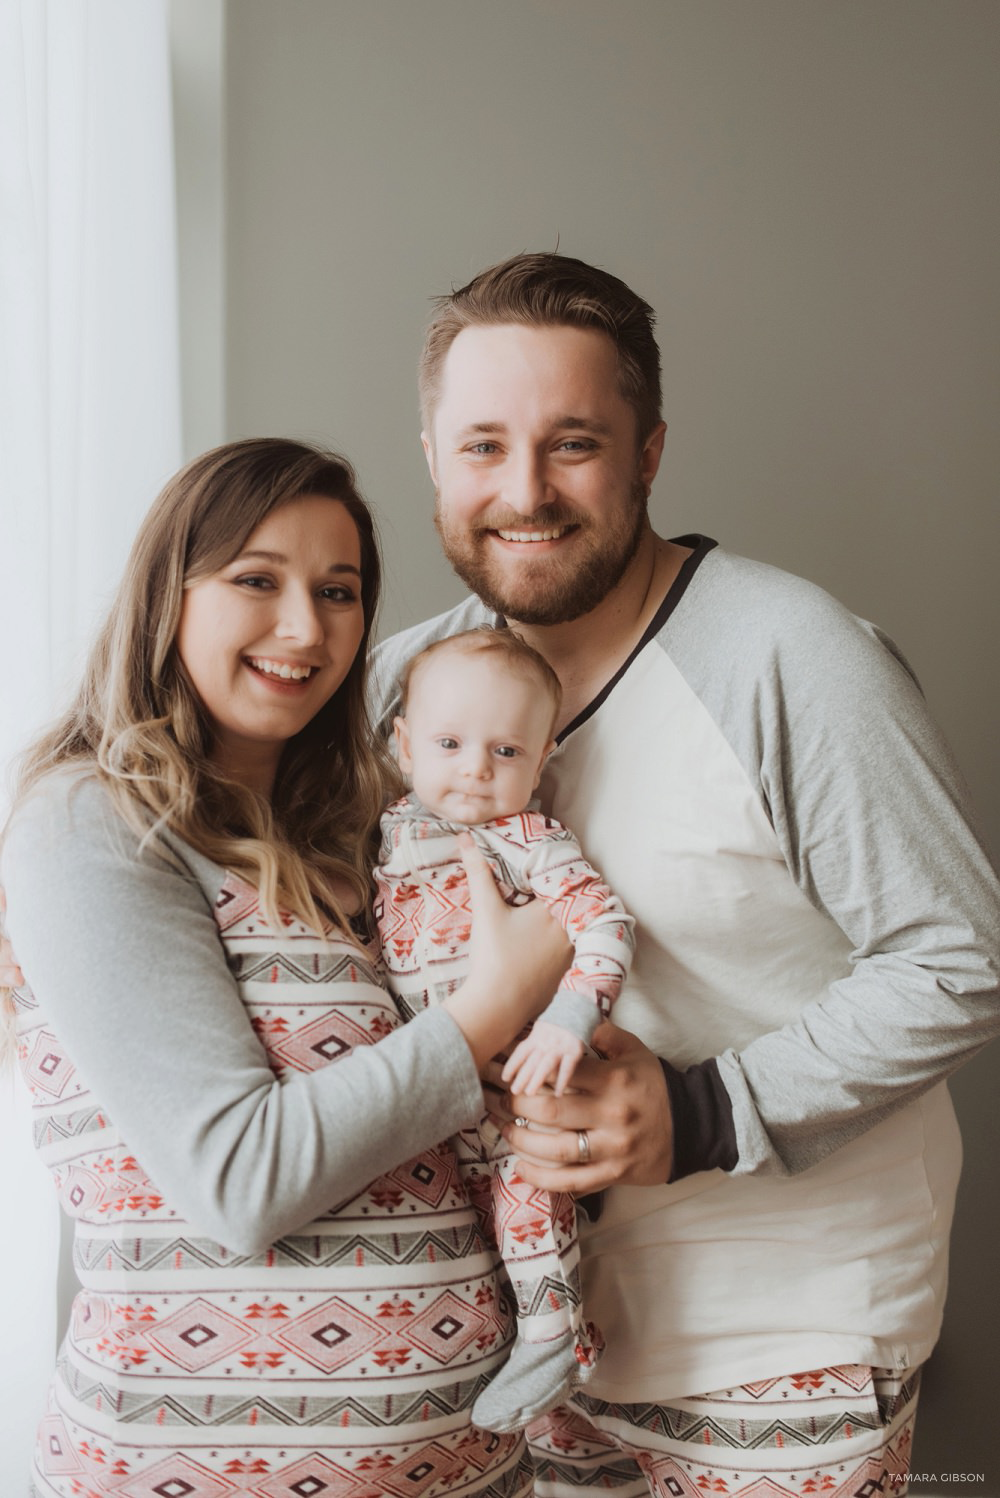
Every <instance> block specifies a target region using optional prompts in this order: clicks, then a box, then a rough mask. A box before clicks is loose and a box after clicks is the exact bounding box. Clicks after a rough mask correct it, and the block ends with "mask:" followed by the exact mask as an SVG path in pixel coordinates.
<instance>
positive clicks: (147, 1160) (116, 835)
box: [3, 781, 564, 1253]
mask: <svg viewBox="0 0 1000 1498" xmlns="http://www.w3.org/2000/svg"><path fill="white" fill-rule="evenodd" d="M3 878H4V882H5V883H6V886H7V894H8V900H9V911H8V917H7V921H8V929H9V932H10V935H11V939H12V941H13V944H14V948H15V950H16V952H17V955H18V958H19V960H20V962H21V965H22V967H23V968H24V971H25V974H26V976H27V978H28V981H29V982H30V983H31V984H32V987H33V990H34V992H35V995H36V997H37V1000H38V1002H39V1004H40V1006H41V1010H42V1013H43V1014H44V1016H45V1022H46V1024H47V1025H51V1028H52V1031H53V1032H54V1034H55V1035H56V1036H58V1040H59V1043H60V1044H61V1046H62V1047H63V1048H64V1049H65V1050H66V1052H67V1053H68V1055H69V1056H70V1057H71V1059H72V1061H73V1063H74V1065H75V1066H76V1068H77V1070H78V1072H79V1073H80V1075H81V1077H82V1079H83V1081H84V1082H85V1083H86V1085H87V1087H88V1088H89V1089H90V1091H91V1092H92V1094H93V1096H94V1098H95V1099H96V1100H97V1101H98V1102H99V1103H100V1104H101V1106H102V1107H103V1108H104V1109H106V1110H107V1115H108V1118H109V1119H110V1120H111V1121H113V1126H114V1128H115V1130H116V1131H117V1133H118V1134H119V1135H120V1136H121V1138H122V1139H124V1140H127V1142H128V1146H129V1149H130V1150H131V1151H132V1152H133V1153H134V1154H135V1156H136V1158H137V1159H138V1160H139V1161H140V1162H141V1164H142V1167H143V1169H144V1170H146V1171H147V1172H148V1174H149V1175H150V1177H151V1178H152V1179H153V1180H154V1181H155V1183H156V1185H157V1187H158V1188H159V1190H160V1191H161V1192H162V1194H163V1196H164V1198H165V1199H166V1200H167V1201H168V1202H169V1203H170V1204H171V1206H172V1207H174V1209H175V1210H176V1211H178V1212H179V1213H181V1214H182V1215H183V1216H184V1217H185V1218H187V1219H188V1220H190V1221H192V1222H193V1223H194V1224H196V1225H197V1226H198V1227H199V1228H200V1229H201V1230H202V1231H203V1232H207V1233H209V1234H211V1236H213V1237H214V1238H216V1239H217V1240H218V1241H219V1242H221V1243H224V1244H226V1246H227V1247H231V1248H233V1249H234V1250H235V1251H237V1252H240V1253H255V1252H259V1251H260V1250H261V1249H262V1248H264V1247H266V1246H267V1245H268V1244H270V1243H271V1242H273V1241H274V1240H275V1239H276V1238H279V1237H281V1236H282V1235H283V1234H286V1233H288V1232H290V1231H292V1230H293V1229H295V1228H297V1227H300V1226H302V1225H303V1224H304V1223H307V1222H309V1221H311V1220H312V1219H313V1218H314V1217H316V1216H318V1215H319V1214H320V1213H322V1212H324V1211H327V1210H329V1208H330V1206H331V1204H332V1203H335V1202H337V1201H342V1200H346V1199H348V1198H349V1197H351V1196H352V1195H354V1194H355V1193H356V1192H357V1191H359V1190H360V1189H361V1188H362V1187H363V1186H365V1185H366V1184H367V1183H368V1182H369V1181H370V1180H372V1179H374V1178H375V1177H376V1176H378V1175H380V1174H382V1173H383V1172H384V1171H386V1170H389V1169H392V1168H393V1167H394V1166H396V1165H398V1164H399V1163H400V1162H401V1161H402V1160H404V1159H408V1158H410V1157H411V1156H412V1155H415V1154H418V1153H419V1152H420V1151H421V1150H423V1149H426V1148H429V1147H430V1146H431V1145H433V1144H436V1143H437V1142H438V1141H439V1140H440V1139H442V1138H444V1137H446V1136H447V1135H448V1134H450V1133H453V1132H455V1131H456V1130H457V1129H459V1128H461V1127H465V1126H467V1125H469V1124H470V1123H472V1122H473V1121H474V1120H475V1119H476V1118H477V1117H478V1116H479V1114H480V1112H481V1110H482V1093H481V1089H480V1085H479V1081H478V1076H477V1070H476V1059H478V1056H479V1054H480V1051H479V1049H477V1045H478V1044H479V1042H478V1041H477V1040H475V1039H473V1040H470V1041H469V1043H468V1044H467V1043H466V1040H465V1038H464V1033H463V1029H462V1010H461V1006H460V1007H459V1013H458V1014H457V1015H452V1014H450V1013H448V1012H446V1011H445V1010H442V1009H437V1010H432V1011H428V1012H427V1013H426V1014H424V1015H421V1016H420V1017H419V1018H418V1019H417V1020H415V1021H414V1022H413V1023H412V1024H410V1025H407V1026H405V1027H404V1028H402V1029H400V1030H398V1031H394V1032H393V1033H392V1034H390V1035H389V1036H387V1037H386V1039H385V1040H384V1041H382V1042H381V1043H380V1044H379V1045H377V1046H371V1047H362V1048H360V1049H358V1050H356V1051H354V1052H353V1053H352V1054H351V1055H350V1056H348V1057H345V1058H344V1059H343V1060H342V1061H339V1062H337V1063H336V1064H335V1065H333V1066H330V1067H325V1068H321V1069H320V1070H318V1071H313V1072H303V1073H298V1072H296V1073H293V1074H291V1075H289V1076H287V1077H286V1078H285V1079H284V1080H283V1081H281V1082H279V1081H278V1080H277V1079H276V1077H275V1075H274V1073H273V1072H272V1070H271V1068H270V1066H269V1064H268V1061H267V1057H266V1054H265V1052H264V1050H263V1047H262V1046H261V1044H260V1042H259V1040H258V1039H257V1036H256V1035H255V1033H254V1031H253V1029H252V1027H251V1025H250V1023H249V1020H248V1017H247V1014H246V1010H245V1008H244V1006H243V1002H242V1000H241V998H240V994H239V990H238V988H237V985H236V983H235V981H234V979H233V977H232V975H231V973H230V971H229V969H228V967H227V964H226V960H225V956H224V953H223V949H222V945H221V942H220V940H219V935H218V931H217V928H216V924H215V920H214V917H213V913H212V908H211V902H210V900H209V898H208V897H207V895H206V893H205V890H204V889H203V887H202V885H201V884H200V883H199V881H198V880H197V879H196V878H195V877H194V874H193V872H192V871H191V870H190V869H185V868H183V867H171V866H170V865H168V864H167V863H166V862H164V860H163V859H162V858H161V857H159V856H157V855H156V854H153V853H150V852H145V853H142V854H137V851H136V840H135V838H134V837H133V836H132V835H131V834H130V833H128V832H127V830H126V829H125V828H124V826H123V824H122V823H121V821H120V819H119V818H118V817H117V815H116V814H115V813H114V811H113V810H112V808H111V807H110V804H109V802H108V799H107V797H106V794H105V793H104V791H103V789H102V788H101V787H100V786H99V785H98V784H97V783H96V782H93V781H91V782H85V783H80V784H77V786H76V787H75V788H74V789H72V790H68V789H67V788H66V787H65V786H55V785H54V786H53V787H52V788H51V789H49V788H47V789H46V791H45V793H44V794H43V795H39V796H36V797H35V798H34V799H33V800H32V801H31V802H30V803H29V804H28V805H27V806H25V807H24V808H23V809H22V810H21V812H19V814H18V816H17V818H16V820H15V822H14V824H13V826H12V827H11V830H10V832H9V835H8V838H7V841H6V844H5V848H4V863H3ZM511 914H512V915H517V914H519V912H512V913H511ZM502 916H503V913H502V912H501V913H500V917H499V919H500V920H502ZM493 940H494V943H496V941H497V938H495V937H494V938H493ZM515 944H516V943H515ZM496 956H497V949H496V946H495V945H494V947H493V948H492V949H491V953H490V956H489V959H488V960H489V961H491V962H493V961H495V959H496ZM563 958H564V953H562V952H561V953H560V957H559V959H558V961H557V962H556V963H554V964H553V966H554V967H555V969H556V971H555V973H554V974H553V975H552V976H551V983H552V984H553V985H554V983H555V982H556V981H557V980H558V964H559V962H561V961H562V960H563ZM509 967H510V964H509V963H506V964H504V966H503V968H501V965H500V964H497V966H496V968H495V973H500V974H501V982H500V983H499V984H498V985H497V987H498V990H499V992H498V993H496V994H493V993H491V987H490V981H489V979H488V978H487V977H486V976H485V975H483V974H482V969H479V973H480V976H477V977H476V980H475V984H474V987H473V990H472V994H471V998H472V1000H473V1001H474V1003H473V1002H468V1003H467V1005H466V1008H467V1010H468V1011H469V1013H470V1015H471V1012H472V1010H473V1008H474V1007H478V1008H482V1009H484V1010H485V1009H488V1008H490V1007H491V1005H492V1001H493V999H494V998H496V1000H497V1006H498V1008H499V1009H500V1010H503V1009H505V1007H506V1009H507V1012H508V1013H510V1017H511V1019H513V1014H512V1013H511V1012H510V1011H511V1006H509V1005H508V1003H507V993H508V985H507V971H508V970H509ZM525 968H526V964H524V963H522V964H521V970H520V971H519V981H521V980H524V981H523V986H522V1001H523V1002H522V1004H521V1008H523V1007H524V1006H525V1005H528V1006H530V1007H531V1008H534V1009H537V1008H540V1007H541V1006H542V1005H543V1004H544V1002H545V1000H546V999H547V997H548V995H549V993H550V992H551V987H548V986H547V985H548V983H549V973H548V972H544V971H543V972H542V974H541V976H540V977H537V976H533V975H530V974H528V973H526V972H525V971H524V969H525ZM470 981H471V980H470ZM532 984H534V986H535V987H534V991H529V990H531V987H532ZM468 1022H469V1023H470V1024H471V1030H472V1033H473V1035H474V1036H475V1037H478V1036H481V1034H482V1033H483V1032H484V1028H485V1030H488V1029H489V1026H490V1024H491V1023H492V1021H484V1020H482V1019H480V1020H479V1021H474V1020H471V1021H468ZM519 1022H520V1020H519ZM514 1028H516V1025H515V1026H514ZM503 1038H504V1039H509V1038H510V1032H507V1033H506V1034H505V1035H504V1037H503ZM501 1043H502V1042H501ZM470 1047H471V1051H470ZM480 1048H481V1047H480ZM474 1057H475V1058H476V1059H474Z"/></svg>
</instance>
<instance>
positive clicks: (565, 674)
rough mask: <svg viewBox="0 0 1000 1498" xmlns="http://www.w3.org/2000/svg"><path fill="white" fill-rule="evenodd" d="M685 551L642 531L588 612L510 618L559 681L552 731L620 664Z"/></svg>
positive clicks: (569, 718) (688, 552) (590, 697)
mask: <svg viewBox="0 0 1000 1498" xmlns="http://www.w3.org/2000/svg"><path fill="white" fill-rule="evenodd" d="M690 555H691V550H690V547H686V546H678V545H677V544H676V543H675V542H673V541H665V540H663V538H662V537H660V536H657V535H656V534H655V533H654V532H653V531H652V530H647V531H646V533H645V535H644V537H643V539H642V541H641V542H640V544H639V549H638V551H637V552H636V554H635V556H634V557H633V559H632V561H631V562H630V563H629V566H628V568H627V570H626V572H625V574H624V576H623V577H622V579H621V581H620V582H619V583H618V585H617V586H616V587H615V588H613V589H612V590H611V592H610V593H608V594H607V596H606V597H605V598H602V600H601V602H600V603H599V604H598V605H597V607H596V608H595V609H591V611H590V613H589V614H583V615H582V616H581V617H580V618H579V619H573V620H572V621H571V622H570V623H568V624H546V625H533V624H520V623H518V622H517V621H516V620H513V619H512V620H511V621H510V622H511V623H512V624H516V625H517V630H518V633H519V634H521V635H523V636H524V638H525V639H526V640H527V641H528V643H529V644H530V645H533V646H534V647H535V649H536V650H537V651H538V652H539V654H540V655H543V656H544V657H545V659H546V660H547V661H548V663H549V665H550V666H551V667H552V669H553V670H554V671H555V673H556V675H557V676H558V677H559V680H560V681H561V682H562V687H563V705H562V710H561V712H560V714H559V721H558V723H557V725H556V726H557V729H559V730H561V729H563V728H565V727H566V725H567V724H568V723H571V722H572V721H573V719H574V718H575V717H576V716H577V715H578V714H579V713H581V712H582V711H583V709H584V708H585V707H586V706H587V704H588V703H589V702H591V701H593V699H594V697H596V696H597V694H598V692H599V691H600V690H601V688H602V687H603V686H604V685H605V684H606V683H607V682H608V681H609V680H610V679H611V677H612V676H613V675H614V674H615V672H616V671H617V670H618V669H619V667H620V666H622V665H623V664H624V663H625V661H626V660H627V659H628V657H629V655H630V654H631V652H632V651H633V650H634V649H635V647H636V645H637V644H638V643H639V641H640V640H641V639H642V636H643V634H644V633H645V631H646V629H647V628H648V626H649V624H650V621H651V620H652V618H653V616H654V614H655V613H656V611H657V609H658V608H659V607H660V604H661V603H662V602H663V600H664V598H665V597H666V596H667V593H668V592H669V590H670V588H671V587H672V586H673V584H674V582H675V580H676V578H677V574H678V573H679V572H680V569H681V567H682V565H683V563H684V561H685V559H686V558H687V557H689V556H690Z"/></svg>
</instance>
